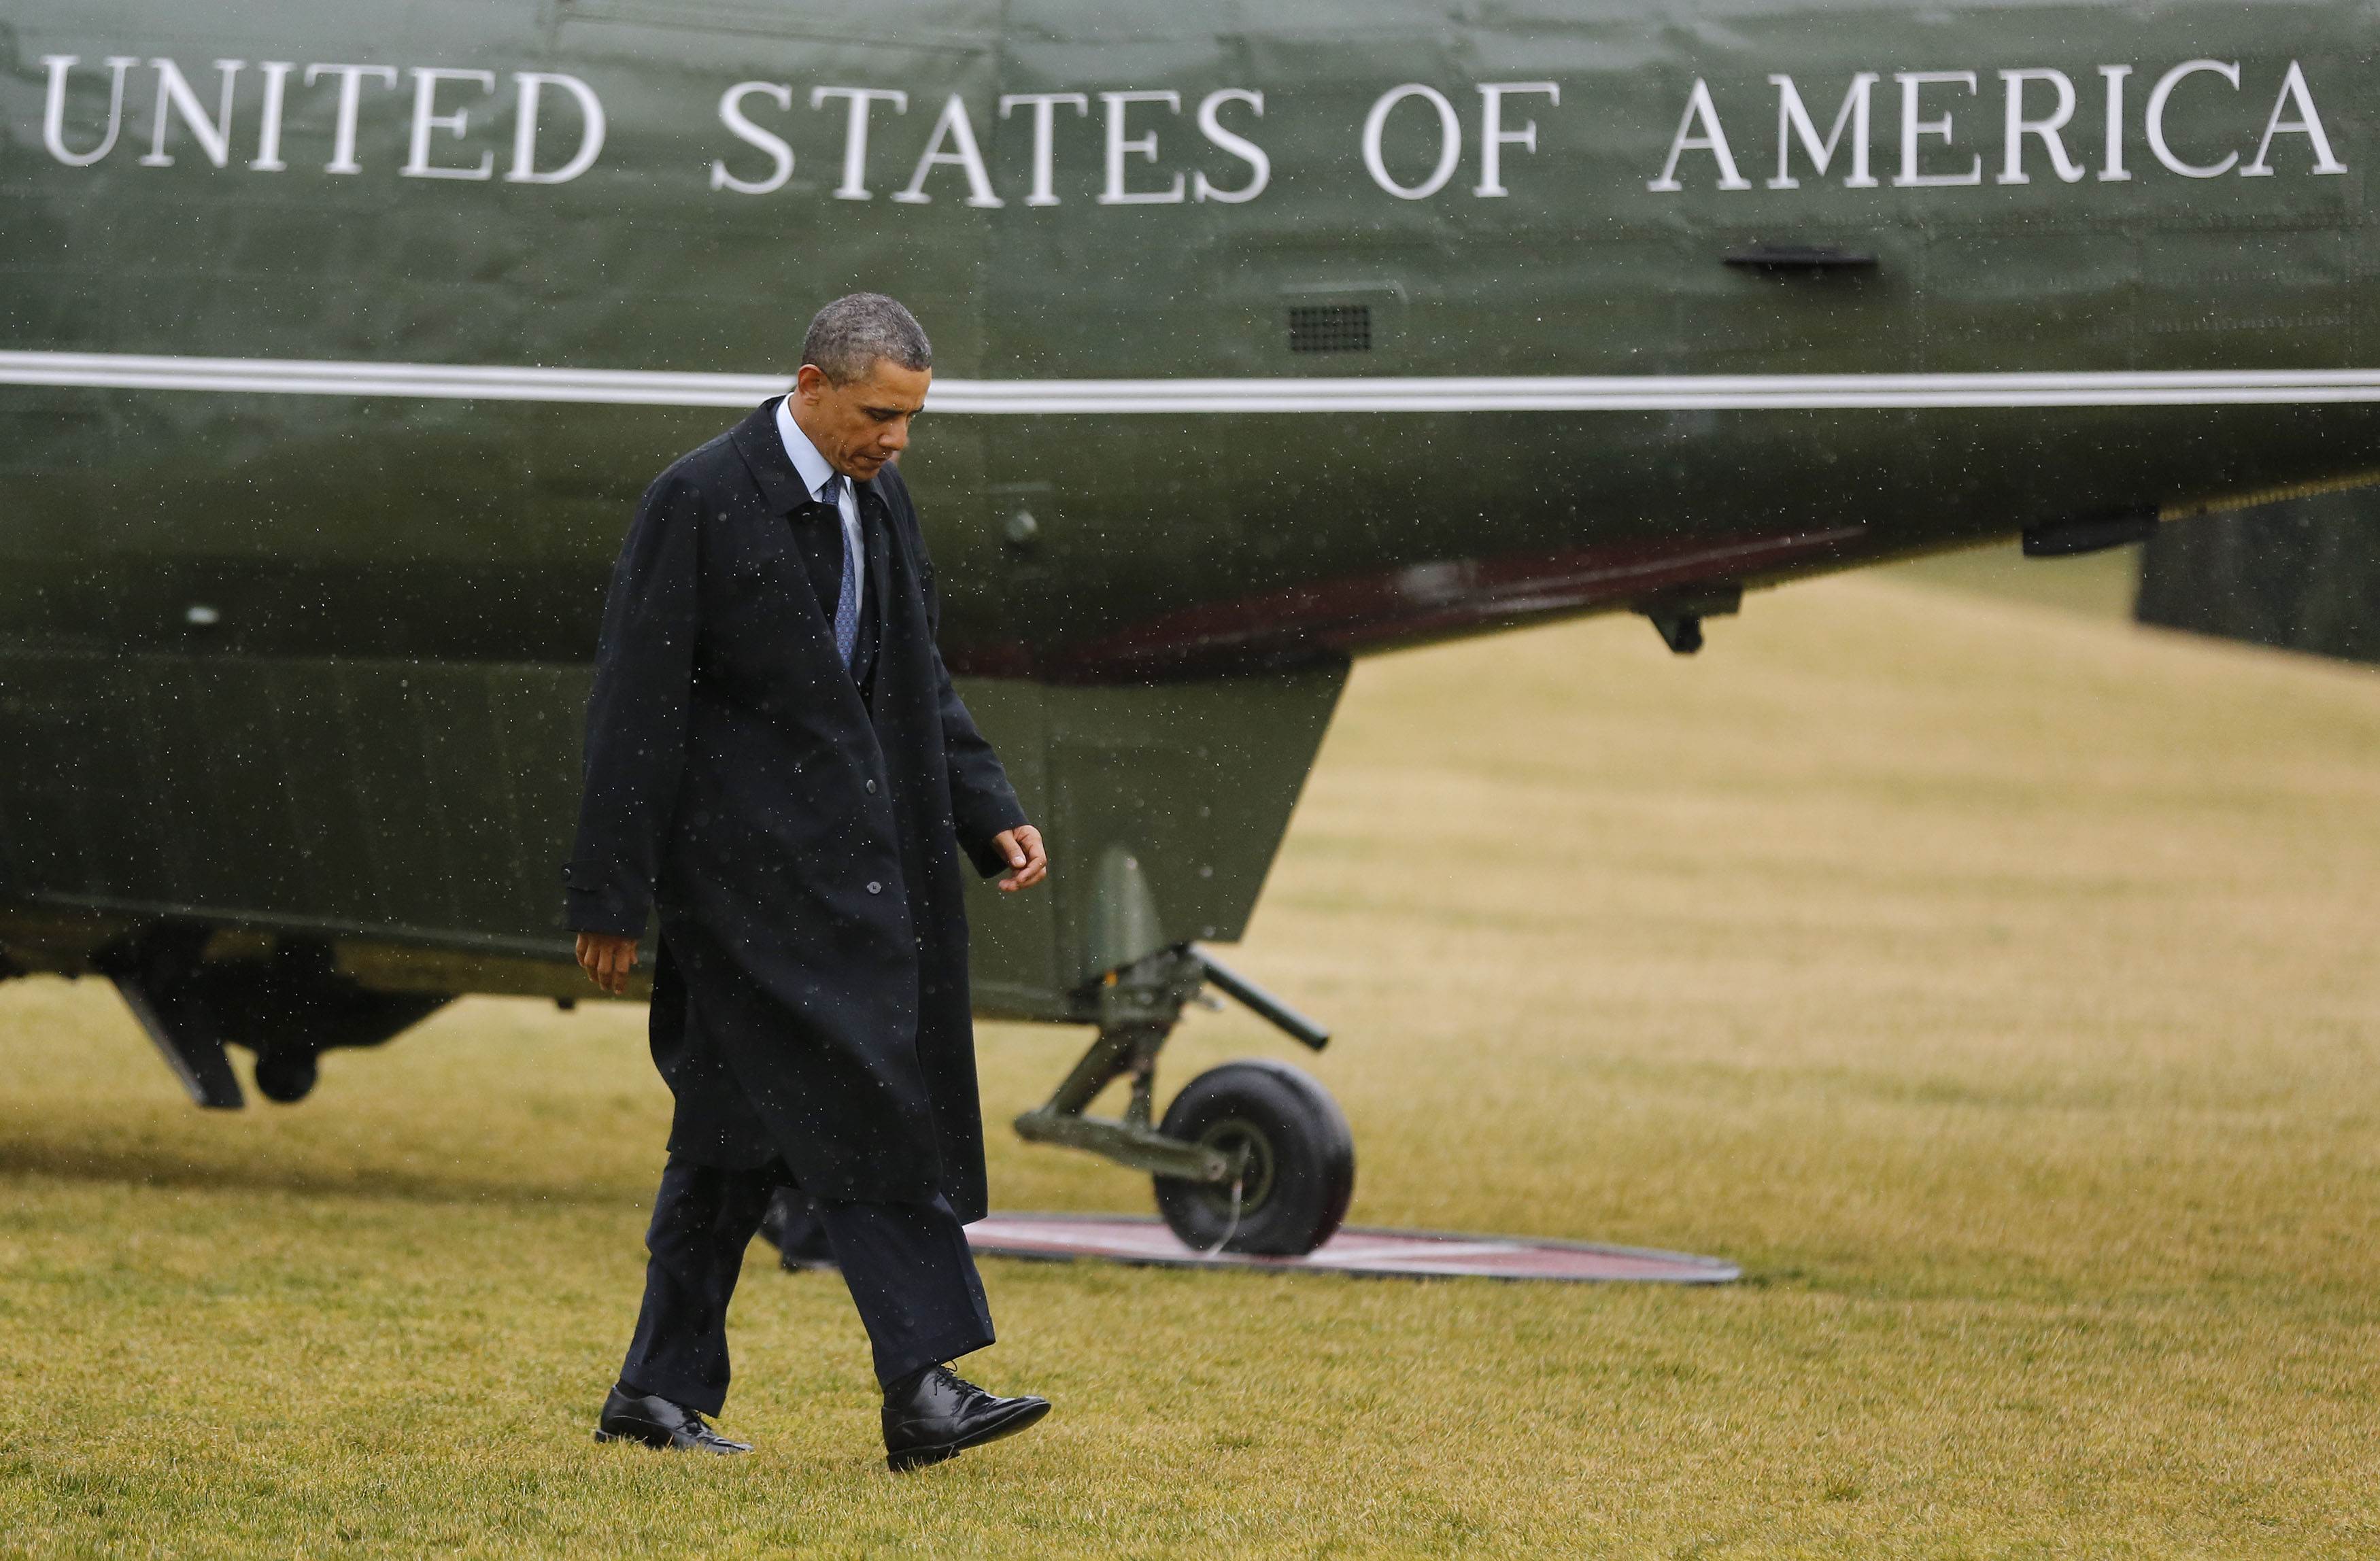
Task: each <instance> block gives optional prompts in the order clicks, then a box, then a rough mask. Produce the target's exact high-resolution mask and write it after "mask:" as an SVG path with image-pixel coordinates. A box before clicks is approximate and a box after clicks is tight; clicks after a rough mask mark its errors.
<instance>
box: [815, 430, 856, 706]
mask: <svg viewBox="0 0 2380 1561" xmlns="http://www.w3.org/2000/svg"><path fill="white" fill-rule="evenodd" d="M843 483H844V478H843V474H842V473H841V472H837V473H836V474H835V475H834V476H832V477H831V478H827V479H826V480H825V481H824V482H822V483H820V485H819V502H820V503H821V504H825V505H827V506H828V507H829V508H831V509H832V510H833V511H834V528H835V530H836V531H837V532H838V533H840V534H841V535H842V538H843V589H842V590H841V591H839V592H837V593H836V594H835V599H834V653H835V654H836V655H837V656H840V657H842V658H843V664H844V668H845V669H846V670H847V669H849V667H850V666H851V659H852V653H853V652H854V651H856V650H857V649H858V648H859V549H858V547H857V546H856V544H855V542H854V539H853V538H852V535H851V533H852V529H853V528H852V527H851V526H846V525H844V520H843Z"/></svg>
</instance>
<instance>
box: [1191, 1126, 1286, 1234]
mask: <svg viewBox="0 0 2380 1561" xmlns="http://www.w3.org/2000/svg"><path fill="white" fill-rule="evenodd" d="M1198 1143H1199V1144H1200V1146H1201V1147H1204V1148H1208V1149H1212V1150H1215V1151H1216V1152H1217V1153H1219V1154H1220V1155H1222V1156H1224V1157H1225V1158H1226V1159H1230V1160H1234V1161H1236V1162H1238V1164H1239V1168H1240V1174H1239V1178H1238V1180H1239V1183H1240V1199H1239V1207H1240V1212H1241V1213H1242V1214H1243V1215H1249V1214H1254V1213H1255V1212H1256V1211H1257V1210H1258V1209H1260V1208H1262V1207H1264V1205H1265V1201H1266V1200H1267V1199H1269V1198H1270V1197H1271V1196H1272V1188H1273V1179H1274V1176H1275V1173H1276V1170H1277V1168H1278V1160H1277V1158H1276V1156H1274V1154H1273V1147H1272V1140H1271V1139H1269V1138H1268V1137H1266V1136H1265V1133H1264V1131H1263V1130H1262V1129H1260V1128H1258V1127H1257V1125H1256V1124H1255V1123H1253V1122H1250V1121H1247V1120H1245V1119H1242V1118H1238V1117H1226V1118H1224V1119H1222V1120H1221V1121H1220V1122H1217V1123H1215V1124H1214V1125H1213V1126H1212V1127H1209V1128H1208V1130H1207V1131H1204V1132H1202V1133H1200V1134H1199V1135H1198ZM1200 1191H1201V1192H1202V1193H1203V1194H1204V1195H1205V1197H1206V1198H1207V1200H1208V1202H1209V1203H1211V1204H1214V1205H1215V1207H1216V1208H1217V1209H1218V1210H1220V1211H1221V1212H1223V1213H1225V1214H1226V1215H1228V1214H1229V1213H1230V1211H1231V1207H1232V1188H1231V1183H1230V1182H1228V1181H1225V1182H1209V1183H1208V1184H1207V1185H1206V1186H1205V1187H1203V1188H1202V1189H1200Z"/></svg>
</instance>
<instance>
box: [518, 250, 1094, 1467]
mask: <svg viewBox="0 0 2380 1561" xmlns="http://www.w3.org/2000/svg"><path fill="white" fill-rule="evenodd" d="M932 369H933V355H932V349H931V347H930V346H929V344H928V342H927V340H926V333H925V332H924V331H923V330H922V329H920V328H919V326H918V324H917V321H916V320H915V319H913V318H912V317H911V316H910V314H909V311H908V310H907V309H904V308H902V307H901V305H899V304H898V303H896V302H894V301H893V300H892V299H891V298H888V297H885V296H882V295H880V294H874V293H855V294H853V295H851V296H848V297H844V298H839V299H837V300H835V301H834V302H833V303H832V304H829V305H828V306H827V307H826V308H825V309H821V310H820V311H819V314H818V317H817V318H816V319H815V320H813V321H811V322H810V328H809V334H808V336H807V338H806V340H805V341H804V343H803V345H802V367H801V372H800V376H799V378H798V379H797V380H796V381H795V387H794V390H793V393H791V394H789V395H786V396H783V397H782V398H778V399H775V400H772V401H770V402H768V403H765V404H763V405H761V406H760V408H759V410H758V411H756V412H754V413H753V414H752V415H751V416H750V417H747V418H745V419H744V421H743V422H742V423H740V424H738V425H737V426H736V427H735V429H733V430H730V431H729V432H727V433H724V434H722V435H721V436H720V437H719V438H717V439H714V440H712V441H711V442H710V443H708V444H705V445H704V446H702V447H701V448H700V449H698V450H697V451H695V452H694V453H693V454H689V455H686V456H685V457H684V458H682V459H681V460H679V461H678V462H677V463H676V464H675V465H674V466H671V467H670V468H669V470H667V471H665V472H663V473H662V476H661V478H659V479H658V480H657V481H655V482H654V484H653V485H652V487H651V489H650V490H648V491H647V493H646V494H645V498H644V503H643V506H642V507H641V508H640V509H639V511H638V512H637V518H636V522H635V524H634V525H633V526H631V527H630V528H629V531H628V538H627V541H626V543H625V546H624V547H623V548H622V549H621V552H620V560H619V563H618V565H617V566H616V568H615V569H614V571H613V576H612V588H611V595H610V598H609V599H608V601H607V603H606V605H605V608H604V613H603V633H602V640H601V646H600V647H599V648H598V650H597V654H596V666H595V686H594V693H593V696H592V697H591V698H590V700H589V705H588V712H587V767H586V793H585V798H584V800H583V802H582V805H581V807H580V812H579V821H578V836H577V844H576V845H575V847H574V848H573V852H572V855H571V860H570V863H569V865H568V866H567V867H566V868H565V872H564V878H565V882H566V883H567V885H568V889H569V905H570V925H571V926H572V927H573V928H574V929H575V930H576V931H577V934H578V960H579V963H580V964H582V965H583V966H585V967H586V970H587V973H588V974H589V976H590V977H591V978H592V979H593V980H594V981H595V983H596V984H597V985H598V986H602V987H603V988H604V989H606V990H608V991H612V992H615V993H616V992H619V991H621V990H623V989H624V988H625V985H626V982H627V977H628V971H629V969H630V967H632V966H633V965H634V964H635V963H636V961H637V940H638V938H641V937H642V935H643V933H644V930H645V924H646V918H647V915H648V914H649V913H650V912H656V911H657V912H658V914H659V917H660V924H661V926H660V947H659V954H658V957H657V959H656V961H655V963H654V967H653V993H652V1022H651V1023H652V1049H653V1060H654V1062H655V1063H656V1064H657V1065H658V1066H659V1068H660V1069H661V1071H662V1077H663V1078H664V1079H666V1080H667V1081H668V1082H669V1086H670V1089H671V1092H672V1093H673V1094H674V1095H675V1096H676V1099H677V1105H676V1112H675V1116H674V1120H673V1122H672V1124H671V1128H670V1141H669V1165H668V1168H667V1169H666V1170H664V1171H663V1172H662V1183H661V1192H660V1194H659V1195H658V1197H657V1198H656V1200H655V1202H654V1205H653V1220H652V1228H651V1231H650V1234H649V1235H648V1236H647V1238H646V1241H647V1246H648V1248H649V1249H650V1253H651V1261H650V1264H649V1265H648V1266H647V1268H646V1275H645V1299H644V1309H643V1312H642V1313H641V1314H640V1315H639V1316H638V1318H637V1331H636V1335H635V1337H634V1338H633V1339H632V1341H631V1342H630V1344H629V1346H628V1355H627V1361H626V1363H625V1365H624V1366H622V1368H621V1371H620V1380H619V1385H618V1386H616V1387H614V1388H613V1390H612V1393H611V1395H610V1397H609V1398H608V1399H606V1401H605V1403H604V1405H603V1411H602V1417H601V1422H599V1425H598V1429H597V1431H596V1437H597V1439H598V1440H599V1441H611V1440H615V1439H623V1438H625V1439H627V1440H632V1441H637V1442H642V1443H645V1444H647V1445H649V1446H656V1447H676V1448H686V1449H699V1450H702V1451H706V1452H714V1453H741V1452H747V1451H749V1450H750V1449H749V1447H748V1446H747V1445H746V1444H744V1443H740V1442H732V1441H729V1440H727V1439H726V1438H725V1437H723V1436H722V1435H720V1434H719V1433H718V1432H716V1431H715V1430H713V1429H712V1428H711V1427H710V1425H708V1424H706V1423H705V1422H704V1419H703V1417H704V1416H706V1415H709V1416H716V1415H717V1414H718V1413H719V1410H720V1407H721V1406H722V1403H724V1401H725V1399H726V1395H727V1379H728V1362H727V1338H726V1332H725V1325H726V1319H727V1306H728V1301H729V1299H730V1298H731V1297H732V1296H733V1295H734V1293H735V1278H736V1274H737V1272H738V1270H739V1269H740V1268H741V1266H742V1264H743V1261H744V1249H745V1248H746V1246H747V1245H748V1244H749V1243H750V1241H751V1240H752V1236H753V1232H754V1231H755V1230H756V1229H757V1228H758V1227H759V1224H760V1221H761V1218H762V1216H764V1215H765V1214H766V1213H767V1211H768V1206H769V1203H770V1200H771V1196H772V1195H773V1194H774V1193H775V1192H776V1191H777V1189H778V1188H780V1187H782V1186H792V1187H796V1188H798V1189H799V1190H800V1191H801V1192H802V1193H804V1194H805V1195H806V1196H807V1198H808V1199H809V1200H810V1201H811V1202H812V1203H813V1204H815V1205H816V1207H817V1209H818V1217H819V1219H820V1223H821V1224H822V1225H823V1226H824V1227H825V1229H826V1232H827V1237H828V1240H829V1241H830V1242H831V1243H832V1247H833V1250H834V1256H835V1259H836V1261H837V1263H838V1264H839V1265H841V1267H842V1270H843V1274H844V1280H845V1282H846V1283H847V1284H848V1285H849V1286H850V1289H851V1298H852V1301H853V1302H854V1304H855V1305H856V1306H857V1308H858V1310H859V1314H860V1317H861V1319H862V1321H864V1322H865V1323H866V1325H867V1327H868V1339H869V1342H870V1344H871V1346H872V1347H873V1349H874V1354H875V1362H876V1373H877V1377H878V1379H879V1381H880V1383H881V1384H882V1385H883V1388H884V1446H885V1455H886V1460H887V1462H888V1463H889V1464H890V1465H891V1466H892V1468H893V1469H894V1470H904V1469H910V1468H915V1467H917V1465H919V1464H925V1463H932V1462H937V1461H940V1460H941V1459H943V1458H955V1457H957V1456H958V1454H959V1452H960V1451H961V1450H962V1449H964V1448H967V1447H972V1446H978V1445H979V1444H982V1443H985V1442H990V1441H992V1440H995V1439H996V1438H999V1437H1002V1436H1006V1435H1010V1434H1014V1433H1015V1432H1018V1431H1022V1430H1024V1429H1025V1428H1026V1427H1027V1426H1029V1425H1031V1424H1033V1423H1034V1422H1036V1421H1038V1420H1039V1419H1040V1418H1041V1417H1042V1416H1043V1415H1044V1414H1047V1413H1048V1412H1049V1409H1050V1406H1049V1404H1048V1402H1047V1401H1046V1400H1044V1399H1041V1398H996V1397H994V1396H993V1395H991V1394H989V1393H986V1392H985V1391H983V1390H982V1389H981V1388H978V1387H977V1386H974V1385H972V1384H970V1383H968V1382H966V1381H965V1380H963V1379H962V1378H960V1377H958V1376H956V1375H954V1374H953V1373H952V1372H951V1370H950V1366H949V1362H950V1361H952V1360H953V1359H955V1358H956V1357H958V1356H961V1355H964V1354H966V1353H967V1352H968V1351H970V1350H975V1349H982V1348H983V1347H984V1346H986V1345H988V1344H990V1343H991V1342H992V1329H991V1316H990V1310H989V1308H988V1307H987V1305H986V1303H985V1301H984V1293H983V1285H982V1281H981V1280H980V1279H979V1278H978V1277H977V1274H976V1269H975V1263H974V1260H973V1258H972V1256H971V1255H970V1254H969V1252H968V1250H967V1243H966V1234H965V1230H964V1229H962V1226H963V1225H965V1223H966V1222H968V1221H970V1220H976V1219H980V1218H982V1217H983V1215H984V1210H985V1192H984V1169H983V1139H982V1116H981V1112H980V1109H979V1107H978V1106H977V1097H976V1076H975V1044H974V1031H973V1026H972V1022H971V1019H970V1015H969V1005H968V996H967V935H966V915H965V907H964V906H963V904H962V903H961V894H962V892H963V884H962V880H961V877H960V865H959V863H960V856H961V854H962V853H964V854H965V857H966V859H967V860H968V861H969V862H971V863H972V864H973V865H975V867H976V868H977V870H978V871H980V872H982V873H984V874H985V875H986V876H990V875H992V874H997V873H1004V874H1005V875H1006V876H1005V877H1002V878H1001V880H1000V887H1001V889H1003V890H1007V891H1011V892H1013V891H1014V890H1017V889H1026V888H1028V887H1030V886H1031V885H1033V884H1036V883H1038V882H1039V881H1040V880H1041V878H1042V877H1043V876H1044V874H1045V873H1046V872H1047V870H1048V864H1047V859H1046V857H1045V856H1044V853H1043V849H1042V843H1041V837H1040V834H1039V832H1038V831H1037V830H1036V829H1034V828H1033V826H1032V825H1030V824H1028V823H1026V821H1025V814H1024V811H1023V809H1022V808H1020V807H1019V806H1018V805H1017V802H1016V794H1015V793H1014V791H1013V790H1011V788H1010V786H1009V784H1008V778H1007V776H1006V774H1005V773H1004V772H1003V771H1002V768H1001V765H1000V760H999V758H998V757H997V756H995V755H994V754H993V753H992V751H991V746H990V744H988V743H986V742H985V741H984V739H983V737H982V735H981V734H980V733H978V732H977V731H976V727H975V722H974V721H973V720H972V719H970V718H969V716H968V715H967V711H966V707H965V705H963V704H961V703H960V702H959V698H958V696H957V694H956V693H955V692H953V689H952V687H951V680H950V674H949V673H948V672H946V671H945V670H944V669H943V666H942V659H941V651H940V650H939V649H938V648H937V647H936V645H935V632H936V627H937V623H938V620H939V608H938V606H937V603H936V598H935V593H934V570H933V563H932V562H931V561H930V560H929V559H928V558H927V556H926V549H925V541H924V538H923V535H922V533H921V532H920V530H919V528H918V525H917V512H916V510H915V508H914V507H913V506H912V505H911V503H910V500H909V492H908V489H907V488H906V487H905V485H904V484H903V482H902V480H901V476H900V472H899V469H898V468H897V467H896V466H894V465H893V462H894V460H895V458H896V457H897V456H898V455H899V454H900V453H901V451H902V450H903V448H904V447H905V446H906V444H907V443H908V438H909V423H910V419H911V418H912V417H914V416H915V415H916V414H917V410H918V408H919V407H921V406H923V405H925V399H926V387H927V385H928V384H929V382H930V381H931V380H932V378H933V373H932Z"/></svg>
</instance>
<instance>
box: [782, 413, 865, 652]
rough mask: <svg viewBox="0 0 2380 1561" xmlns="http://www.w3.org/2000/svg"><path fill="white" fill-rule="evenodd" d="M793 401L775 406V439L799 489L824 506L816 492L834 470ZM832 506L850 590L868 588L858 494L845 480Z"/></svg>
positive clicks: (855, 590)
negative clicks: (796, 416)
mask: <svg viewBox="0 0 2380 1561" xmlns="http://www.w3.org/2000/svg"><path fill="white" fill-rule="evenodd" d="M793 400H794V398H793V397H792V396H790V395H789V396H785V397H784V398H783V399H782V400H780V401H779V402H778V403H777V437H778V438H779V439H781V440H783V442H784V445H785V454H786V455H787V456H788V457H789V458H790V459H791V460H792V461H793V463H794V470H795V471H797V472H799V473H801V474H802V486H803V487H805V488H807V489H808V490H809V494H810V497H811V498H813V499H818V500H819V502H820V503H824V502H826V501H825V500H823V499H820V495H819V490H820V489H822V488H824V487H825V486H826V485H827V484H828V483H829V482H831V481H832V480H833V479H834V477H835V469H834V467H833V466H832V465H831V464H830V463H829V462H828V460H827V458H826V457H825V456H823V455H821V454H819V453H818V446H817V445H815V444H812V443H811V442H810V436H809V435H807V434H806V433H804V432H803V431H802V426H801V425H800V424H799V423H796V422H795V421H794V414H793V412H792V410H791V408H792V405H793ZM835 507H836V508H837V509H838V510H839V511H840V512H841V513H842V514H843V541H844V548H843V557H844V563H845V564H847V565H848V566H849V567H850V569H851V587H852V589H853V591H854V592H858V591H864V590H866V589H867V587H868V550H867V548H865V547H864V546H862V545H861V543H860V540H859V495H858V494H857V493H856V491H854V490H853V489H852V485H851V478H847V477H846V478H844V479H843V492H842V494H841V495H840V496H839V497H838V498H837V499H836V500H835ZM861 599H862V600H865V598H864V597H863V598H861ZM829 615H830V616H832V613H830V614H829Z"/></svg>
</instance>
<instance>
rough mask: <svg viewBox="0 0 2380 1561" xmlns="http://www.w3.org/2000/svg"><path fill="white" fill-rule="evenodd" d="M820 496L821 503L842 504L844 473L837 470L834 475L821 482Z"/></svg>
mask: <svg viewBox="0 0 2380 1561" xmlns="http://www.w3.org/2000/svg"><path fill="white" fill-rule="evenodd" d="M818 496H819V502H820V503H821V504H835V505H840V504H842V502H843V474H842V473H841V472H837V473H835V474H834V475H833V476H832V477H831V478H827V479H826V480H825V481H824V482H821V483H820V484H819V491H818Z"/></svg>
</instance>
